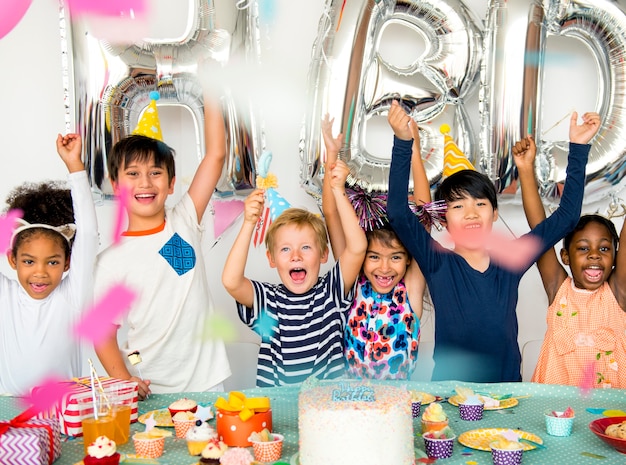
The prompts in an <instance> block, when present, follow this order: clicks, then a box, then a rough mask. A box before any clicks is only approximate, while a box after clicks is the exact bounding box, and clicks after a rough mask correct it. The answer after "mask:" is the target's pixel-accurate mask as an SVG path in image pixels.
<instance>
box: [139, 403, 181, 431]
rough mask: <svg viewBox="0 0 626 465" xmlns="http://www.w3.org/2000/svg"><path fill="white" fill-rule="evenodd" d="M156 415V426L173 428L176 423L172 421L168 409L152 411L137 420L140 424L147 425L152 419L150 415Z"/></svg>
mask: <svg viewBox="0 0 626 465" xmlns="http://www.w3.org/2000/svg"><path fill="white" fill-rule="evenodd" d="M152 414H154V420H155V421H156V426H166V427H170V428H173V427H174V422H173V421H172V415H171V414H170V411H169V410H168V409H167V408H162V409H159V410H151V411H149V412H146V413H144V414H143V415H140V416H139V418H138V419H137V420H138V421H139V423H143V424H144V425H145V424H146V420H147V419H148V418H150V415H152Z"/></svg>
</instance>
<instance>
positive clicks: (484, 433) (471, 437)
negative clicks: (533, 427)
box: [459, 428, 543, 452]
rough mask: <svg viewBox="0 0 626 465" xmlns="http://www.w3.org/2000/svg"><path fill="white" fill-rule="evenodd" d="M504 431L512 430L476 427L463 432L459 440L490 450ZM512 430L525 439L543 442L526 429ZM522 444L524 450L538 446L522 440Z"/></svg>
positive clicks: (468, 444)
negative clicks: (491, 445) (490, 445)
mask: <svg viewBox="0 0 626 465" xmlns="http://www.w3.org/2000/svg"><path fill="white" fill-rule="evenodd" d="M504 431H510V428H481V429H474V430H471V431H466V432H465V433H462V434H461V435H460V436H459V442H460V443H461V444H463V445H464V446H467V447H471V448H472V449H478V450H484V451H487V452H489V451H490V450H491V447H489V444H490V443H491V442H493V441H495V440H496V439H497V438H496V436H498V435H499V434H501V433H503V432H504ZM512 431H514V432H515V433H517V435H518V436H519V437H521V438H523V439H528V440H529V441H533V442H536V443H539V444H543V440H542V439H541V438H540V437H539V436H537V435H535V434H533V433H527V432H526V431H521V430H519V429H514V430H512ZM521 444H522V446H524V450H532V449H535V447H536V446H533V445H532V444H528V443H526V442H522V443H521Z"/></svg>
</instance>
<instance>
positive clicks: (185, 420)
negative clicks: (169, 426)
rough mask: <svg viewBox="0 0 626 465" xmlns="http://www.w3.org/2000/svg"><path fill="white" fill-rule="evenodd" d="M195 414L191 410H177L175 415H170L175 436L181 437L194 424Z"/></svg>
mask: <svg viewBox="0 0 626 465" xmlns="http://www.w3.org/2000/svg"><path fill="white" fill-rule="evenodd" d="M196 420H197V418H196V416H195V414H194V413H192V412H188V411H185V412H177V413H176V415H174V416H173V417H172V423H174V431H175V432H176V437H177V438H179V439H183V438H184V437H185V435H186V434H187V431H189V429H190V428H193V427H194V426H195V425H196Z"/></svg>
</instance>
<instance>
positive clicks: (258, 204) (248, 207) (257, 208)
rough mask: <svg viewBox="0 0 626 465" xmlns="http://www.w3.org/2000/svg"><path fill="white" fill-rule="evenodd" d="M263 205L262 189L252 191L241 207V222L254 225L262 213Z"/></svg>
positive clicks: (263, 195) (263, 192)
mask: <svg viewBox="0 0 626 465" xmlns="http://www.w3.org/2000/svg"><path fill="white" fill-rule="evenodd" d="M264 204H265V191H263V189H256V190H254V191H252V193H251V194H250V195H248V197H246V200H245V201H244V207H243V220H244V221H245V222H246V223H254V224H256V222H257V221H258V220H259V218H260V217H261V214H262V213H263V205H264Z"/></svg>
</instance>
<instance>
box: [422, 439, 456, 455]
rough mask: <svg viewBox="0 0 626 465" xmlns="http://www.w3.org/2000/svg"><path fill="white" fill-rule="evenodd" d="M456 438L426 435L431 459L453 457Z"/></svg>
mask: <svg viewBox="0 0 626 465" xmlns="http://www.w3.org/2000/svg"><path fill="white" fill-rule="evenodd" d="M454 439H455V438H446V439H434V438H428V437H424V448H425V449H426V455H428V457H429V458H431V459H447V458H448V457H452V452H453V450H454Z"/></svg>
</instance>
